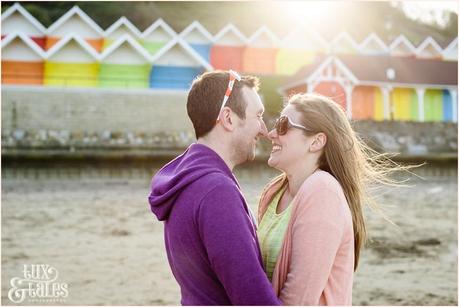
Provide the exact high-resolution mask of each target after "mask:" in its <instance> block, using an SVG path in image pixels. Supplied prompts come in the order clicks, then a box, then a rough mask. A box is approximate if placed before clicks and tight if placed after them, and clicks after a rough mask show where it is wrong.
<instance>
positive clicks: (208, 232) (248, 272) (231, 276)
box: [198, 184, 280, 305]
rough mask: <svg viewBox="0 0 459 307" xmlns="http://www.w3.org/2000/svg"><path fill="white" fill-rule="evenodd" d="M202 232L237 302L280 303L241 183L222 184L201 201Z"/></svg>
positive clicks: (213, 261)
mask: <svg viewBox="0 0 459 307" xmlns="http://www.w3.org/2000/svg"><path fill="white" fill-rule="evenodd" d="M198 223H199V232H200V235H201V238H202V241H203V244H204V246H205V248H206V251H207V254H208V258H209V261H210V265H211V267H212V269H213V270H214V271H215V273H216V275H217V276H218V278H219V280H220V282H221V283H222V285H223V287H224V288H225V290H226V293H227V295H228V297H229V298H230V300H231V303H232V304H233V305H279V304H280V301H279V300H278V299H277V297H276V296H275V294H274V290H273V288H272V286H271V283H270V282H269V280H268V278H267V276H266V273H265V272H264V270H263V267H262V263H261V258H260V251H259V247H258V242H257V238H256V233H255V228H254V225H253V224H252V222H251V220H250V217H249V215H248V212H247V209H246V205H245V202H244V199H243V198H242V196H241V194H240V192H239V191H238V189H237V187H236V186H234V185H228V184H219V185H217V186H215V187H214V188H213V189H212V190H210V191H209V192H208V193H207V194H206V196H204V198H203V199H202V201H201V205H200V209H199V213H198Z"/></svg>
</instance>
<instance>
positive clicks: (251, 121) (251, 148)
mask: <svg viewBox="0 0 459 307" xmlns="http://www.w3.org/2000/svg"><path fill="white" fill-rule="evenodd" d="M242 97H243V99H244V100H245V101H246V103H247V108H246V110H245V119H244V120H240V125H239V127H237V129H236V130H235V132H236V133H235V138H234V150H235V161H236V164H241V163H244V162H247V161H252V160H253V159H254V158H255V149H256V146H257V141H258V138H259V137H260V136H266V135H267V132H268V131H267V128H266V125H265V123H264V121H263V112H264V110H265V108H264V106H263V103H262V102H261V99H260V96H259V95H258V94H257V92H256V91H255V90H254V89H251V88H249V87H246V86H244V87H243V88H242Z"/></svg>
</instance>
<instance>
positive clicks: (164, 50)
mask: <svg viewBox="0 0 459 307" xmlns="http://www.w3.org/2000/svg"><path fill="white" fill-rule="evenodd" d="M176 45H179V46H181V47H182V48H183V49H184V50H185V51H186V52H187V53H188V54H189V55H190V56H191V57H192V58H193V59H195V60H196V61H197V62H198V63H200V64H201V65H202V66H203V67H204V68H206V69H207V70H209V71H210V70H213V69H214V68H213V67H212V65H210V63H209V62H207V61H206V60H205V59H203V58H202V57H201V56H200V55H199V53H197V52H196V51H195V50H194V49H193V48H191V47H190V45H189V44H188V43H187V42H185V41H184V40H183V39H182V38H180V37H178V36H177V37H175V38H174V39H172V40H171V41H170V42H168V43H167V44H166V45H165V46H164V47H162V48H161V49H160V50H159V51H158V52H157V53H155V54H154V55H153V56H152V57H150V59H151V62H152V63H154V62H155V61H157V60H158V59H159V58H161V57H162V56H163V55H164V54H166V53H167V52H168V51H169V50H171V49H172V48H173V47H174V46H176Z"/></svg>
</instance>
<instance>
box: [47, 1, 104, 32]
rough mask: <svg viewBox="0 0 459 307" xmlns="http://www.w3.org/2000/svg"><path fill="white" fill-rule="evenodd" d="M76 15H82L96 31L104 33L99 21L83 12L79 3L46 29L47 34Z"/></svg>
mask: <svg viewBox="0 0 459 307" xmlns="http://www.w3.org/2000/svg"><path fill="white" fill-rule="evenodd" d="M74 15H77V16H78V17H80V18H81V19H82V20H83V21H84V22H86V23H87V24H88V26H89V27H91V28H92V29H93V30H94V31H96V32H97V34H99V35H100V36H103V35H104V31H103V30H102V28H101V27H99V25H98V24H97V23H95V22H94V20H92V18H91V17H89V16H88V15H87V14H86V13H85V12H83V11H82V10H81V9H80V8H79V7H78V6H77V5H75V6H74V7H72V8H71V9H70V10H69V11H68V12H67V13H65V14H64V15H62V16H61V17H60V18H59V19H58V20H57V21H55V22H54V23H53V24H52V25H51V26H50V27H49V28H48V30H46V34H52V33H53V32H54V31H55V30H56V29H58V28H59V27H60V26H62V25H63V24H64V23H65V22H66V21H67V20H69V19H70V18H72V17H73V16H74Z"/></svg>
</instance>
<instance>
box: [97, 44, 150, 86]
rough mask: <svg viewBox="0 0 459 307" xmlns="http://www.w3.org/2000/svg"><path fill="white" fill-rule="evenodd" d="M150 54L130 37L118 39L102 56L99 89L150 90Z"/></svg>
mask: <svg viewBox="0 0 459 307" xmlns="http://www.w3.org/2000/svg"><path fill="white" fill-rule="evenodd" d="M150 70H151V65H150V58H149V54H148V52H147V51H146V50H145V49H144V48H142V46H141V45H140V44H139V43H138V42H137V41H136V40H134V39H133V38H132V37H131V36H129V35H124V36H122V37H120V38H118V39H117V40H116V41H115V42H113V44H111V45H110V47H108V48H107V49H105V50H104V52H103V53H102V54H101V59H100V73H99V83H98V86H99V87H109V88H148V87H149V78H150Z"/></svg>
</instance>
